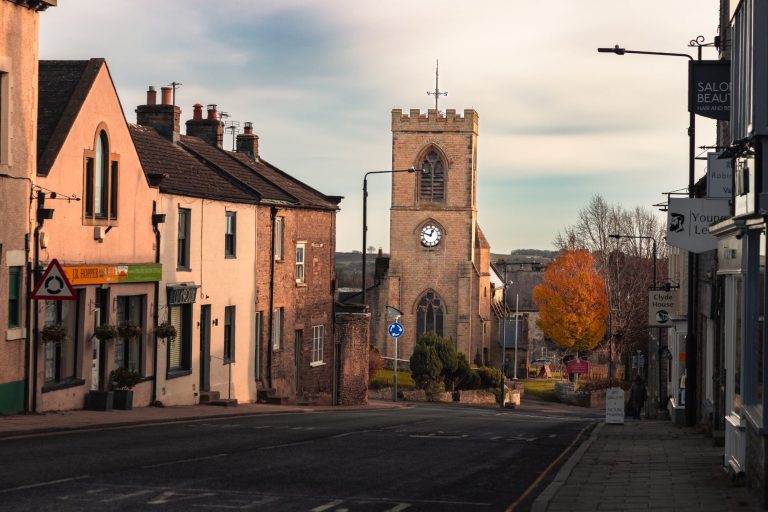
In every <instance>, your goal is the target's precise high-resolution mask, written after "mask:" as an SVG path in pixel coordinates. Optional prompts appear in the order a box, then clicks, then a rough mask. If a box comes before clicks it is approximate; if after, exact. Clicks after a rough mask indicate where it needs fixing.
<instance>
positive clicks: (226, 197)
mask: <svg viewBox="0 0 768 512" xmlns="http://www.w3.org/2000/svg"><path fill="white" fill-rule="evenodd" d="M128 130H129V131H130V133H131V138H132V139H133V144H134V146H136V152H137V153H138V155H139V160H141V166H142V167H143V168H144V173H145V174H146V175H147V176H151V175H153V174H164V175H167V176H166V177H165V178H164V179H163V180H162V181H161V182H160V192H164V193H167V194H178V195H182V196H189V197H200V198H205V199H215V200H220V201H231V202H235V203H257V202H259V200H260V199H261V196H260V195H259V194H258V193H256V192H254V191H253V190H251V189H250V188H249V187H246V186H244V185H243V184H242V183H240V182H238V181H237V180H236V179H234V178H232V177H231V176H229V175H227V174H226V173H223V172H217V170H216V169H215V168H212V167H211V166H208V165H205V164H204V163H202V162H200V161H199V160H198V159H197V158H195V157H194V156H193V155H191V154H190V153H188V152H187V151H185V150H184V148H182V147H180V146H178V145H175V144H172V143H171V142H170V141H169V140H167V139H165V138H163V137H161V136H160V135H159V134H158V133H157V132H156V131H155V129H154V128H150V127H147V126H138V125H134V124H130V123H129V124H128ZM193 138H194V137H193ZM201 142H202V141H201ZM204 144H205V143H204Z"/></svg>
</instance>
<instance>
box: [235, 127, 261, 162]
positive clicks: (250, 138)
mask: <svg viewBox="0 0 768 512" xmlns="http://www.w3.org/2000/svg"><path fill="white" fill-rule="evenodd" d="M237 152H238V153H245V154H246V155H248V157H249V158H250V159H251V160H253V161H256V160H258V159H259V136H258V135H256V134H255V133H253V123H251V122H250V121H248V122H246V123H245V125H244V127H243V133H239V134H237Z"/></svg>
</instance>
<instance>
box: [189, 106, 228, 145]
mask: <svg viewBox="0 0 768 512" xmlns="http://www.w3.org/2000/svg"><path fill="white" fill-rule="evenodd" d="M207 110H208V117H207V118H206V119H203V106H202V105H201V104H199V103H197V104H195V106H194V111H193V113H192V119H190V120H189V121H187V123H186V124H187V135H190V136H192V137H199V138H201V139H203V140H204V141H205V142H207V143H208V144H210V145H212V146H216V147H218V148H220V147H221V146H222V143H223V142H224V125H223V124H222V122H221V121H219V114H218V112H217V111H216V105H215V104H211V105H208V107H207Z"/></svg>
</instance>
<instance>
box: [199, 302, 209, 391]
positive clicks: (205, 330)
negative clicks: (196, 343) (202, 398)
mask: <svg viewBox="0 0 768 512" xmlns="http://www.w3.org/2000/svg"><path fill="white" fill-rule="evenodd" d="M210 390H211V305H210V304H205V305H202V306H200V392H201V393H204V392H207V391H210Z"/></svg>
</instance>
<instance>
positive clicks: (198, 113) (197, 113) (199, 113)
mask: <svg viewBox="0 0 768 512" xmlns="http://www.w3.org/2000/svg"><path fill="white" fill-rule="evenodd" d="M192 108H193V109H194V111H193V112H192V119H193V120H195V121H202V120H203V106H202V105H201V104H199V103H195V104H194V105H193V106H192Z"/></svg>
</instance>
